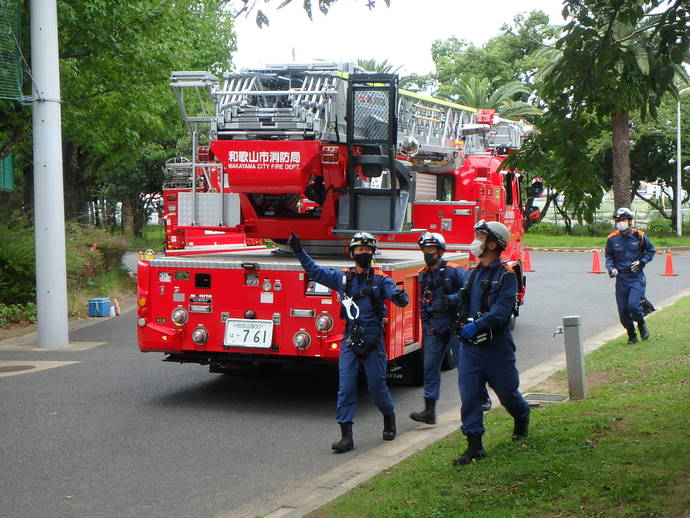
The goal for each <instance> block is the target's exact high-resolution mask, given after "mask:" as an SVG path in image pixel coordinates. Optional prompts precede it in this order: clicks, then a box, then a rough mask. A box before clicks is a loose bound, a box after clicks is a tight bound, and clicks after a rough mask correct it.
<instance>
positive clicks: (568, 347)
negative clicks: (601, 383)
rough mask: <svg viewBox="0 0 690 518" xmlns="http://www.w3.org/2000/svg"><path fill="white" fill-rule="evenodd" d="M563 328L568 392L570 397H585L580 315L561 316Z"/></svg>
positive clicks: (585, 383) (585, 386)
mask: <svg viewBox="0 0 690 518" xmlns="http://www.w3.org/2000/svg"><path fill="white" fill-rule="evenodd" d="M563 329H564V330H565V363H566V365H567V367H568V392H569V393H570V399H585V398H586V397H587V379H586V378H585V354H584V348H583V347H582V337H581V336H580V316H579V315H576V316H570V317H563Z"/></svg>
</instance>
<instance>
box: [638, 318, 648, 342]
mask: <svg viewBox="0 0 690 518" xmlns="http://www.w3.org/2000/svg"><path fill="white" fill-rule="evenodd" d="M637 330H638V331H639V332H640V338H642V340H649V329H647V323H646V322H645V321H644V319H642V320H640V321H639V322H638V323H637Z"/></svg>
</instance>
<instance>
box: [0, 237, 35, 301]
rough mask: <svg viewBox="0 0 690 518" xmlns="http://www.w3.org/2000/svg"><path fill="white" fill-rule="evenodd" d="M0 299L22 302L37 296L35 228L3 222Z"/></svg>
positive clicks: (0, 248)
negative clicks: (7, 224) (33, 229)
mask: <svg viewBox="0 0 690 518" xmlns="http://www.w3.org/2000/svg"><path fill="white" fill-rule="evenodd" d="M0 243H2V246H0V303H2V304H21V303H25V302H30V301H33V300H34V299H35V297H36V263H35V259H34V255H35V253H34V249H35V244H34V234H33V231H32V230H30V229H27V228H23V227H8V226H6V225H0Z"/></svg>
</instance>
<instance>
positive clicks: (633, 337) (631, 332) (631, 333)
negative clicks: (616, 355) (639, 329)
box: [627, 326, 637, 344]
mask: <svg viewBox="0 0 690 518" xmlns="http://www.w3.org/2000/svg"><path fill="white" fill-rule="evenodd" d="M627 329H628V343H629V344H636V343H637V334H635V327H634V326H633V327H628V328H627Z"/></svg>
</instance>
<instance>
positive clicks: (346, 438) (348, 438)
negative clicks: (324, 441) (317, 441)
mask: <svg viewBox="0 0 690 518" xmlns="http://www.w3.org/2000/svg"><path fill="white" fill-rule="evenodd" d="M340 434H341V435H342V437H341V438H340V440H339V441H336V442H334V443H333V445H332V446H331V449H332V450H335V452H336V453H345V452H346V451H350V450H351V449H352V448H354V447H355V443H354V441H353V440H352V423H340Z"/></svg>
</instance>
